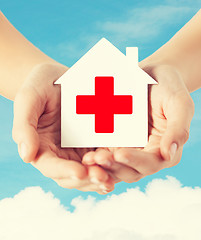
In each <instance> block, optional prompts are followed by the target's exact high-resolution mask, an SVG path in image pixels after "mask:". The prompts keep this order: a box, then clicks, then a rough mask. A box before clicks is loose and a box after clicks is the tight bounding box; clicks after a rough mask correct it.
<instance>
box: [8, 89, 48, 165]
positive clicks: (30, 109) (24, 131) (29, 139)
mask: <svg viewBox="0 0 201 240" xmlns="http://www.w3.org/2000/svg"><path fill="white" fill-rule="evenodd" d="M42 108H43V106H42V103H41V102H40V99H39V97H38V96H37V94H36V93H35V92H34V91H33V90H29V89H24V90H21V91H20V92H19V93H18V94H17V96H16V98H15V102H14V121H13V139H14V141H15V142H16V143H17V144H18V149H19V154H20V156H21V158H22V159H23V160H24V161H25V162H30V161H32V160H33V159H34V158H35V156H36V154H37V152H38V148H39V136H38V133H37V131H36V129H37V124H38V119H39V117H40V115H41V113H42Z"/></svg>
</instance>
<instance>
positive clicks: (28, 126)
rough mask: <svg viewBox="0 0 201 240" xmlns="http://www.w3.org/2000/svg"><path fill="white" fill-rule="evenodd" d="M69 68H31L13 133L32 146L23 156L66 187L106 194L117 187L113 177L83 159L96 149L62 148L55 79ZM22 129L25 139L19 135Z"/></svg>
mask: <svg viewBox="0 0 201 240" xmlns="http://www.w3.org/2000/svg"><path fill="white" fill-rule="evenodd" d="M66 70H67V69H66V67H63V66H58V65H48V64H46V65H42V66H41V65H39V67H36V68H35V69H34V70H33V71H32V72H31V74H30V75H29V77H28V78H27V80H26V81H25V83H24V85H23V86H22V88H21V90H20V91H19V93H18V95H17V97H16V99H15V108H14V109H15V111H14V115H15V118H14V127H13V129H14V131H13V132H14V135H13V136H14V138H15V141H16V142H17V143H18V144H20V142H21V141H24V142H25V143H26V145H27V146H28V148H29V152H28V154H26V158H25V159H23V160H26V162H31V164H32V165H33V166H34V167H36V168H37V169H38V170H39V171H40V172H41V173H42V174H43V175H45V176H46V177H49V178H52V179H53V180H54V181H56V182H57V183H58V184H59V185H60V186H62V187H65V188H77V189H79V190H82V191H96V192H99V193H101V194H102V193H104V191H111V190H112V189H113V188H114V181H113V180H112V178H111V177H110V176H109V175H108V173H107V172H106V171H104V170H103V169H102V168H101V167H98V166H93V167H86V166H84V165H83V164H82V163H81V161H82V158H83V155H84V154H85V153H87V152H89V151H92V150H94V149H92V148H61V111H60V109H61V90H60V86H58V85H54V84H53V82H54V81H55V80H57V79H58V78H59V77H60V76H61V75H62V74H63V73H64V72H65V71H66ZM22 106H23V108H22ZM22 121H23V122H22ZM23 123H24V124H23ZM21 132H22V133H23V135H24V139H19V136H20V138H21V136H22V134H21ZM22 158H23V157H22ZM94 179H95V180H94ZM99 182H102V185H100V184H99Z"/></svg>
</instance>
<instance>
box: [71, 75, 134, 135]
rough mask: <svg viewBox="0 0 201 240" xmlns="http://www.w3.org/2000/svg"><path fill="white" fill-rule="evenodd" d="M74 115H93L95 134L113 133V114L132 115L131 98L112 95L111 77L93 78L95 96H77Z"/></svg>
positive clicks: (112, 82) (112, 84)
mask: <svg viewBox="0 0 201 240" xmlns="http://www.w3.org/2000/svg"><path fill="white" fill-rule="evenodd" d="M76 113H77V114H95V132H96V133H113V132H114V114H132V96H131V95H114V78H113V77H95V95H77V96H76Z"/></svg>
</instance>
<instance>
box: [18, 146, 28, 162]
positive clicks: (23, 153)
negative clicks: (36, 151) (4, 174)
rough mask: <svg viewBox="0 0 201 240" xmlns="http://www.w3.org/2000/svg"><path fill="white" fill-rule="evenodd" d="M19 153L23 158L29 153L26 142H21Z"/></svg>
mask: <svg viewBox="0 0 201 240" xmlns="http://www.w3.org/2000/svg"><path fill="white" fill-rule="evenodd" d="M19 155H20V157H21V158H22V159H24V158H25V157H26V155H27V146H26V144H25V143H21V144H20V145H19Z"/></svg>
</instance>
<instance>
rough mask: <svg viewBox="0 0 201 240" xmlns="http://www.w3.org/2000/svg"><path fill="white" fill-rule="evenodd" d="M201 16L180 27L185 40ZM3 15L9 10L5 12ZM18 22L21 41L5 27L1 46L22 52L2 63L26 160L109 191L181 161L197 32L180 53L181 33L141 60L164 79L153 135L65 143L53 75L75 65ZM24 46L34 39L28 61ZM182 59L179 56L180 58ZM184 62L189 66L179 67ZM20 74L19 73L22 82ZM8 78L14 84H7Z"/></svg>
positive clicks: (56, 176)
mask: <svg viewBox="0 0 201 240" xmlns="http://www.w3.org/2000/svg"><path fill="white" fill-rule="evenodd" d="M198 16H199V18H198V20H197V21H195V20H194V19H195V18H197V17H195V18H194V19H193V20H191V22H193V23H194V22H195V23H194V24H191V25H190V26H189V24H190V23H189V24H188V25H187V26H188V27H184V29H183V30H181V33H182V34H180V33H178V34H177V36H179V34H180V41H183V36H184V35H185V34H184V33H186V32H188V31H189V29H191V28H193V27H194V26H197V25H198V23H199V22H200V13H198ZM1 18H5V17H2V15H1ZM0 22H1V24H2V21H0ZM3 22H4V24H5V25H4V26H3V27H2V26H1V27H0V31H3V30H2V29H4V31H5V32H6V30H5V29H7V28H9V27H11V26H10V23H8V21H7V20H5V21H3ZM6 24H7V25H6ZM11 28H12V29H10V30H9V32H10V33H9V34H11V32H12V33H13V35H14V36H12V37H15V38H16V39H18V38H19V41H17V42H18V44H19V46H16V44H15V45H12V44H11V45H9V44H8V45H7V41H6V33H4V32H3V33H4V34H3V35H5V39H4V41H3V43H2V41H1V40H0V49H3V48H5V46H6V47H7V50H4V51H5V53H4V57H5V58H6V51H8V49H9V48H10V47H12V48H14V49H13V51H12V52H13V53H16V56H14V57H13V56H12V57H13V58H14V59H13V61H11V63H10V62H9V59H7V60H5V59H4V61H3V59H1V62H0V63H1V64H2V66H5V67H4V68H3V70H2V69H1V70H0V71H1V72H0V79H3V78H4V80H2V83H1V86H2V88H1V91H2V92H1V94H2V95H4V96H6V97H8V98H10V99H14V97H15V104H14V124H13V138H14V139H15V141H16V143H17V144H18V147H19V153H20V155H21V157H22V159H23V160H24V161H25V162H31V163H32V164H33V165H34V166H35V167H36V168H37V169H38V170H39V171H41V172H42V173H43V174H44V175H45V176H47V177H50V178H52V179H53V180H55V181H56V182H57V183H58V184H59V185H60V186H62V187H65V188H77V189H79V190H82V191H96V192H98V193H101V194H103V193H104V194H105V193H107V192H109V191H112V190H113V188H114V184H115V183H116V182H119V181H125V182H134V181H138V180H139V179H141V178H142V177H145V176H147V175H150V174H153V173H155V172H157V171H159V170H161V169H163V168H166V167H171V166H174V165H176V164H177V163H178V162H179V161H180V159H181V155H182V149H183V145H184V143H185V142H186V141H187V139H188V135H189V128H190V122H191V120H192V117H193V113H194V105H193V102H192V99H191V97H190V95H189V91H193V90H195V89H197V88H198V87H200V85H199V83H198V84H197V82H199V81H197V77H198V75H199V76H200V74H199V73H200V71H199V66H198V65H199V64H198V62H196V64H195V65H196V66H197V67H196V66H194V68H193V69H194V71H193V73H190V71H191V68H189V67H188V66H189V65H190V66H191V65H192V63H191V62H188V60H187V59H191V60H192V59H194V55H193V54H195V52H196V51H193V50H192V51H190V47H192V48H193V47H194V45H193V46H192V44H191V42H193V40H194V41H196V40H195V39H194V37H195V36H194V35H192V39H190V40H189V39H188V41H185V42H186V44H187V45H184V46H183V48H181V50H180V51H181V52H179V50H178V54H176V55H174V52H175V44H176V43H177V42H178V43H177V44H181V43H180V41H179V39H178V37H176V36H175V38H173V39H172V40H171V41H170V42H171V44H170V43H167V45H166V46H169V48H168V47H165V46H164V47H162V48H161V49H159V50H158V51H157V52H156V53H154V54H153V55H152V56H150V57H149V58H147V59H145V60H144V61H143V62H141V63H140V67H141V68H142V69H143V70H145V71H146V72H147V73H148V74H150V75H151V76H152V77H153V78H154V79H155V80H156V81H158V83H159V84H158V85H154V86H151V87H150V88H149V93H150V94H149V97H150V99H149V100H150V101H149V142H148V144H147V146H146V147H145V148H143V149H136V148H105V149H103V148H99V149H61V148H60V88H59V86H53V82H54V81H55V80H56V79H58V78H59V77H60V76H61V75H62V74H63V73H64V72H65V71H66V70H67V68H66V67H65V66H62V65H61V64H59V63H56V62H55V61H54V60H52V59H50V58H49V57H48V56H46V55H44V54H43V53H42V52H40V51H39V50H38V49H37V50H36V48H35V47H34V46H33V45H32V44H30V43H27V42H28V41H27V40H26V39H25V38H24V37H23V36H22V35H21V34H20V33H19V32H17V30H13V29H14V28H13V27H11ZM185 29H186V30H185ZM198 30H199V29H198V27H197V31H198ZM191 31H192V30H191ZM195 32H196V30H195ZM183 34H184V35H183ZM186 35H188V34H187V33H186ZM186 35H185V36H186ZM193 36H194V37H193ZM198 36H200V35H199V34H198V35H196V38H197V37H198ZM8 37H9V38H10V35H7V38H8ZM176 40H177V41H176ZM189 41H191V42H189ZM193 43H195V42H193ZM2 44H3V45H2ZM20 46H21V50H23V46H25V47H27V49H26V51H22V52H23V53H25V56H26V57H24V58H23V56H21V58H20V59H21V61H17V60H18V58H17V56H18V54H17V53H18V51H17V50H16V49H15V48H17V49H18V48H19V47H20ZM179 46H180V45H178V46H177V47H176V49H179ZM196 46H197V47H198V44H197V45H196ZM29 48H30V49H29ZM186 48H189V51H188V54H192V56H189V57H188V58H185V59H184V56H183V55H182V52H183V49H186ZM163 49H164V50H163ZM27 51H28V52H29V53H28V54H26V52H27ZM38 51H39V52H38ZM39 53H40V54H39ZM196 54H197V53H196ZM14 55H15V54H14ZM171 56H174V58H173V57H172V58H171ZM175 56H176V57H175ZM0 57H1V56H0ZM199 57H200V55H199V54H198V55H196V59H198V60H199V59H200V58H199ZM32 59H36V60H34V61H33V60H32ZM176 59H177V60H176ZM178 61H180V62H179V64H176V63H177V62H178ZM182 61H183V62H182ZM189 61H190V60H189ZM186 62H188V64H187V63H186ZM200 62H201V61H200ZM12 64H13V65H12ZM15 64H17V66H14V65H15ZM185 64H186V65H185ZM183 65H184V66H185V67H179V66H183ZM16 69H18V70H16ZM187 69H188V70H187ZM195 69H196V71H195ZM184 70H185V71H189V72H184ZM8 72H9V74H8ZM195 72H196V73H197V77H196V74H195ZM191 74H192V75H193V76H194V74H195V76H194V77H192V78H191V81H190V80H189V79H190V78H189V77H187V76H191ZM12 76H15V82H14V81H13V77H12ZM5 79H6V81H7V84H6V86H3V84H4V82H5ZM199 79H200V78H199ZM9 85H10V86H9ZM22 106H23V107H22ZM81 162H82V163H83V164H85V166H84V165H83V164H82V163H81ZM104 169H105V170H104ZM103 186H104V187H103Z"/></svg>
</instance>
